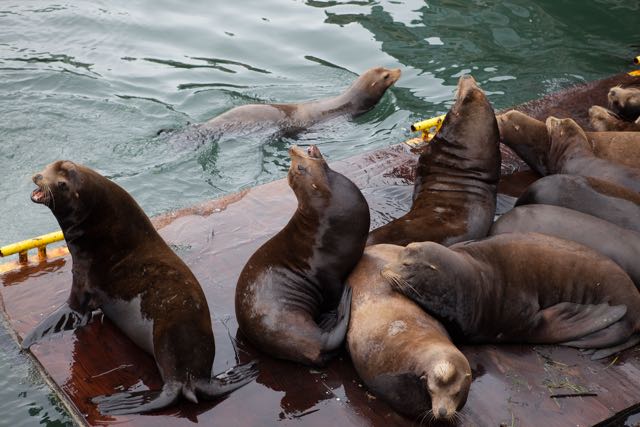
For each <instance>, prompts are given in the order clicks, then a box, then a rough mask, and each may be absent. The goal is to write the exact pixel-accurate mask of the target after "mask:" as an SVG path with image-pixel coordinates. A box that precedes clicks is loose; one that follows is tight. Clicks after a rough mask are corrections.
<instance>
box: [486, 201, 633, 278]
mask: <svg viewBox="0 0 640 427" xmlns="http://www.w3.org/2000/svg"><path fill="white" fill-rule="evenodd" d="M634 219H635V220H636V221H637V220H638V218H634ZM526 232H536V233H542V234H548V235H550V236H555V237H558V238H560V239H565V240H571V241H573V242H576V243H580V244H582V245H584V246H587V247H589V248H591V249H593V250H595V251H596V252H599V253H601V254H602V255H605V256H607V257H609V258H611V259H612V260H613V261H614V262H615V263H616V264H618V265H619V266H620V267H622V269H623V270H624V271H626V272H627V274H628V275H629V277H631V280H633V282H634V283H635V284H636V286H637V287H638V289H640V263H638V260H639V259H640V233H638V232H635V231H633V230H629V229H627V228H622V227H619V226H617V225H616V224H613V223H611V222H609V221H605V220H603V219H600V218H597V217H595V216H592V215H588V214H585V213H582V212H578V211H574V210H572V209H567V208H563V207H560V206H551V205H527V206H519V207H517V208H514V209H512V210H510V211H509V212H507V213H506V214H504V215H502V216H501V217H500V218H499V219H498V220H497V221H496V222H495V223H494V224H493V226H492V227H491V231H490V232H489V235H491V236H495V235H497V234H504V233H526Z"/></svg>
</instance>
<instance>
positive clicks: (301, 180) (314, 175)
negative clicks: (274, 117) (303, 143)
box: [287, 145, 331, 210]
mask: <svg viewBox="0 0 640 427" xmlns="http://www.w3.org/2000/svg"><path fill="white" fill-rule="evenodd" d="M289 157H291V166H290V167H289V174H288V175H287V180H288V181H289V186H290V187H291V189H292V190H293V192H294V193H295V195H296V197H297V199H298V204H299V207H300V208H301V209H303V210H304V209H305V208H306V207H307V204H309V205H311V206H312V207H316V206H318V204H324V202H326V200H327V199H329V198H330V196H331V185H330V182H329V176H328V174H329V171H330V169H329V165H327V162H326V161H325V160H324V157H322V153H320V150H319V149H318V147H316V146H315V145H310V146H309V147H307V149H306V150H304V149H302V148H300V147H298V146H296V145H293V146H291V148H289Z"/></svg>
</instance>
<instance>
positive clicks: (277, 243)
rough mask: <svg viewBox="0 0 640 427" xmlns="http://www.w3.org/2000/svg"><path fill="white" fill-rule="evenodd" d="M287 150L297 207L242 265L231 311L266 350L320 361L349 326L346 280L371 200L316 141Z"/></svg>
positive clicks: (364, 231)
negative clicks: (330, 162) (303, 147)
mask: <svg viewBox="0 0 640 427" xmlns="http://www.w3.org/2000/svg"><path fill="white" fill-rule="evenodd" d="M289 155H290V156H291V167H290V168H289V175H288V179H289V185H290V186H291V188H292V189H293V192H294V193H295V195H296V198H297V199H298V209H297V210H296V212H295V213H294V215H293V217H292V218H291V219H290V220H289V223H288V224H287V225H286V226H285V227H284V229H282V230H281V231H280V232H279V233H278V234H276V235H275V236H274V237H272V238H271V239H270V240H269V241H267V242H266V243H265V244H264V245H262V246H261V247H260V248H259V249H258V250H257V251H256V252H255V253H254V254H253V255H252V256H251V258H250V259H249V261H248V262H247V264H246V265H245V267H244V269H243V270H242V273H241V274H240V278H239V279H238V285H237V287H236V316H237V318H238V323H239V325H240V330H241V331H242V332H243V334H244V335H246V336H247V337H248V338H249V340H250V341H252V342H253V344H254V345H256V347H258V348H259V349H261V350H263V351H264V352H266V353H269V354H271V355H272V356H275V357H278V358H281V359H287V360H293V361H296V362H301V363H304V364H308V365H323V364H324V363H325V362H326V361H327V360H328V359H329V358H331V357H332V356H333V355H334V353H335V352H336V351H337V350H338V349H339V348H340V346H341V344H342V343H343V342H344V338H345V336H346V333H347V326H348V323H349V310H350V303H351V288H349V287H348V286H344V284H345V281H346V279H347V276H348V275H349V273H350V272H351V270H352V269H353V268H354V267H355V265H356V264H357V262H358V260H359V259H360V257H361V256H362V252H363V251H364V245H365V242H366V240H367V233H368V231H369V207H368V205H367V202H366V200H365V199H364V196H363V195H362V193H361V192H360V190H359V189H358V187H356V185H355V184H354V183H352V182H351V181H350V180H349V179H347V178H346V177H344V176H343V175H341V174H339V173H337V172H334V171H333V170H331V168H329V166H328V165H327V163H326V162H325V160H324V159H323V157H322V154H320V150H318V148H317V147H315V146H313V145H312V146H310V147H309V149H308V155H307V153H305V151H303V150H301V149H299V148H297V147H295V146H294V147H292V148H291V149H290V150H289ZM336 309H337V313H336V312H335V310H336ZM332 311H334V312H333V313H332V315H329V314H330V312H332Z"/></svg>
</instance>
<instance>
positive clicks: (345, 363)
mask: <svg viewBox="0 0 640 427" xmlns="http://www.w3.org/2000/svg"><path fill="white" fill-rule="evenodd" d="M621 79H626V80H628V79H630V78H629V77H627V76H624V75H622V76H615V77H612V78H611V79H607V80H605V81H600V82H594V83H590V84H588V85H585V86H581V87H578V88H574V89H569V90H568V91H564V92H563V93H559V94H552V95H550V96H548V97H545V98H543V99H541V100H538V101H533V102H531V103H528V104H525V105H523V106H521V107H519V109H521V110H523V111H525V112H527V113H528V114H531V115H533V116H534V117H538V118H541V119H544V118H546V116H547V115H549V114H554V115H557V116H559V117H568V116H572V117H575V118H576V119H577V120H578V121H579V122H580V123H581V124H583V125H586V121H585V120H586V111H587V109H588V107H590V106H591V105H593V104H599V105H603V104H604V102H605V101H606V92H607V90H608V88H609V87H611V86H614V85H615V84H617V83H618V82H619V81H620V80H621ZM502 154H503V174H504V177H503V181H502V182H501V185H500V187H499V188H500V191H501V193H503V194H507V195H511V196H516V195H517V194H518V193H519V192H520V191H522V189H524V187H525V186H526V185H527V184H528V183H529V182H531V181H532V180H534V179H535V178H536V177H535V176H534V175H533V174H532V173H531V172H528V171H524V170H523V169H525V168H524V167H523V164H522V163H521V162H520V161H518V160H517V159H516V158H515V156H514V155H513V154H512V153H509V152H508V150H507V149H503V153H502ZM415 161H416V154H415V153H414V152H412V151H411V150H410V149H409V148H408V147H406V146H405V145H398V146H394V147H391V148H388V149H385V150H380V151H376V152H373V153H366V154H363V155H359V156H356V157H354V158H351V159H347V160H344V161H339V162H334V163H332V164H331V166H332V167H333V168H334V169H336V170H338V171H340V172H342V173H344V174H345V175H347V176H348V177H350V178H351V179H352V180H353V181H354V182H355V183H356V184H357V185H358V186H359V187H360V188H361V189H362V191H363V194H364V195H365V197H366V198H367V200H368V202H369V205H370V208H371V214H372V224H371V226H372V228H374V227H377V226H380V225H382V224H384V223H386V222H387V221H389V220H390V219H392V218H395V217H397V216H399V215H401V214H402V213H404V212H405V211H406V210H407V209H408V208H409V205H410V203H411V193H412V182H413V168H414V164H415ZM514 172H515V173H514ZM295 207H296V201H295V197H294V195H293V192H292V191H291V190H290V189H289V187H288V185H287V183H286V180H279V181H275V182H272V183H269V184H266V185H263V186H259V187H255V188H252V189H250V190H246V191H243V192H241V193H238V194H234V195H230V196H227V197H225V198H223V199H221V200H217V201H211V202H207V203H203V204H201V205H198V206H195V207H192V208H188V209H185V210H182V211H179V212H176V213H173V214H170V215H165V216H163V217H160V218H155V219H154V223H155V224H156V226H157V227H158V228H159V230H160V234H161V235H162V236H163V237H164V238H165V239H166V240H167V241H168V242H169V244H170V245H172V247H173V249H174V250H175V251H176V252H177V253H178V254H179V255H180V256H181V257H182V258H183V259H184V260H185V262H186V263H187V264H188V265H189V267H191V269H192V270H193V272H194V274H195V275H196V277H197V278H198V280H199V281H200V283H201V285H202V287H203V289H204V291H205V294H206V296H207V300H208V303H209V307H210V309H211V312H212V315H213V320H214V322H213V327H214V333H215V340H216V356H215V362H214V368H213V371H214V372H216V373H217V372H220V371H223V370H225V369H228V368H230V367H232V366H233V365H235V364H237V363H238V362H246V361H249V360H254V359H258V360H259V361H260V375H259V377H258V379H257V381H255V382H253V383H250V384H249V385H247V386H245V387H243V388H241V389H240V390H238V391H236V392H234V393H233V394H231V395H230V396H228V397H227V398H225V399H222V400H218V401H212V402H201V403H200V404H197V405H196V404H192V403H188V402H181V403H180V404H179V405H176V406H174V407H171V408H169V409H167V410H166V411H161V412H157V413H153V414H150V415H128V416H117V417H105V416H102V415H101V414H99V413H98V412H97V410H96V408H95V406H94V405H93V404H92V403H91V401H90V399H91V398H92V397H94V396H97V395H102V394H111V393H114V392H116V391H121V390H125V389H132V388H133V389H140V390H142V389H146V388H149V389H157V388H160V387H161V381H160V377H159V374H158V372H157V369H156V366H155V362H154V360H153V358H152V357H150V356H148V355H146V354H145V353H144V352H143V351H142V350H140V349H138V348H137V347H136V346H135V345H134V344H133V343H132V342H130V341H129V340H128V338H126V337H125V336H124V335H123V334H122V333H120V332H119V331H118V330H117V329H116V328H115V327H114V326H113V325H112V324H111V323H110V322H109V321H108V319H103V318H102V316H100V315H98V316H95V317H94V319H93V321H92V322H91V323H90V324H89V325H88V326H87V327H85V328H82V329H81V330H78V331H75V332H67V333H65V334H63V335H58V336H55V337H54V338H52V339H50V340H48V341H45V342H43V343H40V344H38V345H35V346H33V347H32V349H31V351H32V353H33V355H34V356H35V358H36V359H37V361H38V362H39V363H40V364H41V366H42V368H43V369H44V371H45V372H46V373H47V375H48V376H49V377H50V378H51V379H52V380H53V382H54V383H55V384H56V385H57V387H58V388H59V390H58V391H59V392H61V393H62V396H61V397H62V398H63V399H65V400H66V401H67V402H68V403H69V404H70V405H71V407H72V408H73V409H75V412H76V414H77V415H79V417H80V418H82V419H84V420H86V423H87V424H89V425H104V424H112V423H118V424H124V425H135V426H154V427H159V426H182V425H192V424H194V423H199V424H204V425H225V426H268V425H276V424H277V425H293V424H295V425H300V424H302V425H305V426H307V425H308V426H316V425H317V426H323V427H325V426H327V425H334V426H362V425H375V426H405V425H411V424H415V425H419V424H420V422H421V421H423V420H410V419H407V418H404V417H402V416H400V415H398V414H396V413H395V412H394V411H393V410H392V409H390V408H389V407H388V406H387V405H386V404H385V403H383V402H381V401H380V400H379V399H376V398H375V397H374V396H372V395H371V394H370V393H368V392H367V390H366V387H365V386H364V385H363V384H362V382H361V381H360V380H359V379H358V377H357V375H356V373H355V371H354V369H353V367H352V366H351V362H350V361H349V356H348V355H347V354H346V353H343V354H342V355H341V356H340V357H339V358H338V359H337V360H335V361H333V362H332V363H331V364H330V365H329V366H328V367H327V368H326V369H322V370H315V369H311V368H308V367H304V366H300V365H296V364H293V363H289V362H283V361H279V360H275V359H272V358H270V357H268V356H266V355H263V354H261V353H259V352H257V351H256V350H255V349H253V348H252V347H251V345H249V344H248V343H247V342H246V340H244V339H243V337H242V336H241V334H240V333H239V332H238V328H237V322H236V320H235V314H234V293H235V284H236V281H237V278H238V275H239V274H240V271H241V270H242V267H243V266H244V264H245V262H246V261H247V260H248V259H249V257H250V256H251V254H252V253H253V252H254V251H255V250H256V249H257V248H258V247H259V246H260V245H261V244H262V243H264V242H265V241H266V240H267V239H269V238H270V237H271V236H272V235H273V234H275V233H276V232H277V231H279V230H280V229H281V228H282V227H283V226H284V225H285V224H286V223H287V221H288V220H289V218H290V217H291V215H292V214H293V211H294V210H295ZM29 208H34V209H36V208H41V207H36V206H35V205H34V206H33V207H29ZM0 281H1V282H2V288H0V294H1V296H2V302H3V304H4V305H3V308H4V311H5V314H6V316H7V319H8V322H9V324H10V326H11V327H12V328H13V330H14V331H15V332H16V334H17V335H18V336H19V337H23V336H24V335H25V334H26V333H27V332H28V331H30V330H31V329H32V328H33V327H34V326H35V325H36V324H37V323H38V322H39V321H40V319H42V318H43V317H44V316H46V315H47V314H48V313H50V312H51V311H53V310H54V309H55V308H56V307H58V306H59V305H60V304H62V303H63V302H64V301H65V300H66V298H67V296H68V293H69V288H70V286H71V259H70V257H68V256H67V257H62V258H57V259H52V260H49V261H47V262H44V263H41V264H37V265H31V266H29V267H25V268H23V269H21V270H15V271H12V272H9V273H5V274H4V275H2V276H0ZM461 349H462V351H463V352H464V353H465V355H466V356H467V357H468V359H469V362H470V364H471V368H472V370H473V383H472V386H471V392H470V393H469V400H468V401H467V404H466V406H465V408H464V409H463V411H462V413H461V414H462V421H461V423H460V424H461V425H469V426H498V425H505V426H512V425H513V426H540V425H544V426H546V427H552V426H567V425H573V426H589V425H594V424H596V423H598V422H602V421H605V420H607V419H609V418H611V417H613V416H614V415H615V414H617V413H619V412H622V411H624V410H625V409H627V408H629V407H632V406H634V405H635V404H637V403H638V402H640V351H639V350H640V349H638V348H635V349H630V350H628V351H626V352H624V353H623V354H621V355H619V356H617V357H615V358H610V359H608V360H604V361H598V362H593V361H591V360H590V359H589V358H588V357H587V356H583V355H581V354H580V353H579V352H578V351H577V350H574V349H569V348H561V347H554V346H535V347H532V346H504V345H503V346H463V347H461ZM423 425H424V423H423Z"/></svg>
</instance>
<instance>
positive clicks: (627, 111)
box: [607, 86, 640, 122]
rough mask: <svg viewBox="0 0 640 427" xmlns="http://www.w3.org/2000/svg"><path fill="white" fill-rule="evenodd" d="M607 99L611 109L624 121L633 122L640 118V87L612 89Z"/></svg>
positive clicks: (617, 87)
mask: <svg viewBox="0 0 640 427" xmlns="http://www.w3.org/2000/svg"><path fill="white" fill-rule="evenodd" d="M607 99H608V100H609V107H610V108H611V109H612V110H613V112H614V113H616V114H617V115H618V116H620V118H622V119H623V120H625V121H627V122H633V121H635V120H637V119H638V117H640V87H632V86H631V87H621V86H616V87H612V88H611V89H610V90H609V93H608V94H607Z"/></svg>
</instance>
